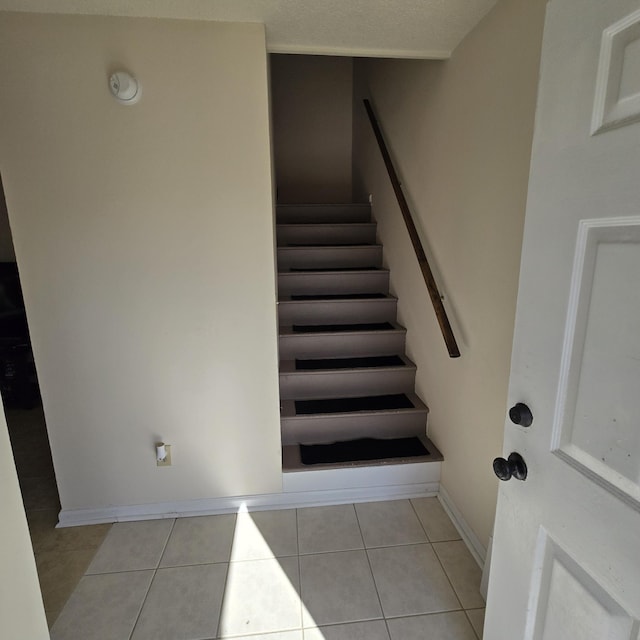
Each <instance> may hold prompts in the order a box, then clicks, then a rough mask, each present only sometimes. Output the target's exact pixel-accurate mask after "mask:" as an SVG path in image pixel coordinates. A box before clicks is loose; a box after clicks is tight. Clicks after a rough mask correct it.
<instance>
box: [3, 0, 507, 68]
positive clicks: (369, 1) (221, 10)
mask: <svg viewBox="0 0 640 640" xmlns="http://www.w3.org/2000/svg"><path fill="white" fill-rule="evenodd" d="M495 3H496V0H0V10H9V11H30V12H41V13H81V14H94V15H112V16H137V17H156V18H184V19H192V20H221V21H225V22H262V23H264V24H265V25H266V30H267V47H268V49H269V51H271V52H273V53H307V54H327V55H348V56H377V57H404V58H446V57H448V56H449V55H450V54H451V52H452V51H453V49H455V47H456V46H457V45H458V43H459V42H460V41H461V40H462V39H463V38H464V36H465V35H466V34H467V33H469V31H471V29H473V27H475V26H476V24H477V23H478V22H479V21H480V20H481V18H482V17H483V16H484V15H485V14H486V13H487V12H488V11H489V10H490V9H491V7H493V5H494V4H495Z"/></svg>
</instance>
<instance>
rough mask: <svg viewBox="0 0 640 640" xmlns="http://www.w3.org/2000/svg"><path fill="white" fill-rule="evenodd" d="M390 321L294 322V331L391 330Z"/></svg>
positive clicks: (292, 328)
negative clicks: (349, 322) (352, 322)
mask: <svg viewBox="0 0 640 640" xmlns="http://www.w3.org/2000/svg"><path fill="white" fill-rule="evenodd" d="M393 328H394V327H393V325H392V324H391V323H390V322H368V323H364V324H294V325H292V327H291V330H292V331H293V332H294V333H330V332H333V331H336V332H337V331H389V330H390V329H393Z"/></svg>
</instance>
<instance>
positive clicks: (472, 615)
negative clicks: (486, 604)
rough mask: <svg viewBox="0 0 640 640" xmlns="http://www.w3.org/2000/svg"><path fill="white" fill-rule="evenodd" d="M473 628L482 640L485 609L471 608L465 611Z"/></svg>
mask: <svg viewBox="0 0 640 640" xmlns="http://www.w3.org/2000/svg"><path fill="white" fill-rule="evenodd" d="M465 613H466V614H467V618H469V622H471V626H472V627H473V630H474V631H475V632H476V635H477V636H478V639H479V640H482V630H483V629H484V609H469V610H468V611H465Z"/></svg>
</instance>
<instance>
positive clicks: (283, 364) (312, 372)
mask: <svg viewBox="0 0 640 640" xmlns="http://www.w3.org/2000/svg"><path fill="white" fill-rule="evenodd" d="M403 360H405V362H404V363H403V364H401V365H391V366H383V367H364V366H363V367H349V368H346V369H343V368H340V367H338V368H335V369H296V361H295V360H281V361H280V377H282V376H319V375H329V374H332V375H336V374H341V375H343V374H345V375H351V374H354V375H355V374H360V373H362V372H363V371H375V372H376V373H382V372H393V371H407V370H410V369H415V368H416V365H415V364H414V363H413V362H411V361H410V360H409V359H408V358H405V357H403Z"/></svg>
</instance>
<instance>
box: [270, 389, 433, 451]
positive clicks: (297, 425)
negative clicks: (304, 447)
mask: <svg viewBox="0 0 640 640" xmlns="http://www.w3.org/2000/svg"><path fill="white" fill-rule="evenodd" d="M398 396H401V398H402V399H403V400H404V402H398V401H397V398H398ZM385 399H388V401H387V402H384V400H385ZM381 400H382V401H381ZM394 400H395V401H394ZM350 401H352V402H350ZM305 404H306V405H307V406H306V407H305V406H304V405H305ZM300 405H303V407H302V409H303V410H306V409H307V408H309V409H319V410H320V411H319V412H311V413H302V412H301V411H300V408H299V406H300ZM314 405H315V406H314ZM381 407H385V408H381ZM322 411H324V413H323V412H322ZM329 411H330V412H329ZM428 411H429V410H428V408H427V407H426V405H425V404H424V403H423V402H422V401H421V400H420V398H418V396H417V395H416V394H415V393H406V394H397V395H395V396H373V397H364V398H328V399H326V398H323V399H322V400H317V401H298V402H296V401H294V400H284V401H283V402H282V408H281V411H280V418H281V424H282V444H284V445H288V444H295V443H302V444H313V443H321V442H335V441H338V440H344V439H347V440H349V439H357V438H367V437H374V438H401V437H408V436H420V435H424V433H425V432H426V424H427V414H428Z"/></svg>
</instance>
